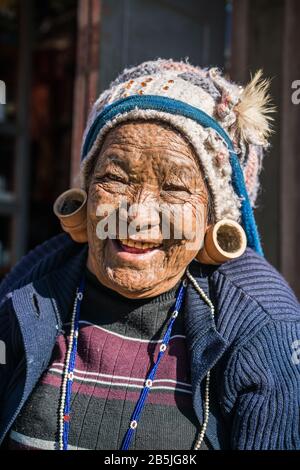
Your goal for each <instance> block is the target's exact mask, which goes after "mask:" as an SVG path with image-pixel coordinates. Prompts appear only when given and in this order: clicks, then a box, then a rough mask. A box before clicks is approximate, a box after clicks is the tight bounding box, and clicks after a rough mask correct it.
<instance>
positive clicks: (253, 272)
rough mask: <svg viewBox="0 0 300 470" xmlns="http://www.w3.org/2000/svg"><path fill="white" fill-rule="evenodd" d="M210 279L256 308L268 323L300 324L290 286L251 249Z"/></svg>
mask: <svg viewBox="0 0 300 470" xmlns="http://www.w3.org/2000/svg"><path fill="white" fill-rule="evenodd" d="M214 275H215V276H217V277H218V276H221V277H222V278H223V279H224V280H226V281H227V283H228V284H230V286H231V288H232V289H234V290H236V291H238V293H239V294H243V295H244V296H246V297H247V298H248V299H251V300H252V301H253V302H254V303H256V304H257V305H259V306H260V307H261V308H262V310H263V311H264V312H265V313H266V314H267V315H268V316H269V317H270V318H271V319H272V320H275V321H281V320H283V321H285V320H287V321H297V320H298V321H300V305H299V302H298V300H297V297H296V295H295V293H294V292H293V290H292V289H291V287H290V285H289V284H288V282H287V281H286V280H285V279H284V277H283V276H282V274H280V272H279V271H278V270H277V269H276V268H275V267H274V266H272V265H271V264H270V263H269V262H268V261H267V260H266V259H265V258H264V257H262V256H260V255H259V254H257V253H256V252H255V251H254V250H253V249H251V248H247V249H246V251H245V253H244V254H243V255H242V256H241V257H240V258H238V259H236V260H232V261H229V262H227V263H224V264H223V265H221V266H220V267H219V268H218V269H217V270H216V271H215V274H214Z"/></svg>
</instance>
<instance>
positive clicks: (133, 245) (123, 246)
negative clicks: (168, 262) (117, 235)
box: [113, 239, 162, 254]
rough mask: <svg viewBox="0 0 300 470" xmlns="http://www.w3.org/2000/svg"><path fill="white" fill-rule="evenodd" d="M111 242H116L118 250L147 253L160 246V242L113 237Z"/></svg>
mask: <svg viewBox="0 0 300 470" xmlns="http://www.w3.org/2000/svg"><path fill="white" fill-rule="evenodd" d="M113 242H114V243H116V244H117V246H118V248H119V249H120V250H122V251H126V252H127V253H136V254H141V253H148V252H150V251H153V250H155V249H157V248H160V247H161V246H162V244H161V243H149V242H141V241H133V240H120V239H114V240H113Z"/></svg>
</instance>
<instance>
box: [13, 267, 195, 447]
mask: <svg viewBox="0 0 300 470" xmlns="http://www.w3.org/2000/svg"><path fill="white" fill-rule="evenodd" d="M85 277H86V286H85V290H84V296H83V301H82V306H81V311H80V329H79V337H78V348H77V357H76V363H75V370H74V383H73V388H72V406H71V427H70V436H69V445H68V448H69V449H71V450H73V449H110V450H116V449H119V448H120V447H121V445H122V441H123V439H124V435H125V433H126V431H127V428H128V425H129V422H130V417H131V415H132V412H133V409H134V406H135V404H136V402H137V400H138V398H139V396H140V393H141V390H142V388H143V385H144V381H145V377H146V375H147V373H148V371H149V369H150V368H151V366H152V365H153V362H154V361H156V360H157V356H158V352H159V346H160V344H161V338H162V337H163V335H164V334H165V332H166V329H167V326H168V320H169V318H170V315H171V313H172V307H173V306H174V303H175V300H176V291H177V290H178V286H179V283H177V284H176V286H175V287H173V288H172V289H171V290H170V291H168V292H164V293H162V294H160V295H158V296H156V297H154V298H152V299H126V298H125V297H123V296H121V295H119V294H117V293H116V292H115V291H113V290H111V289H108V288H106V287H105V286H103V285H102V284H100V283H99V282H98V280H97V278H96V277H95V276H94V275H93V274H92V273H91V272H90V271H89V270H88V269H86V273H85ZM70 313H71V312H70ZM181 313H182V312H180V315H179V316H178V317H177V319H176V321H175V323H174V326H173V329H172V335H171V337H170V343H169V348H168V349H167V350H166V353H165V355H164V358H163V360H162V361H161V362H160V365H159V367H158V370H157V374H156V378H155V380H154V381H153V386H152V388H151V393H150V395H149V397H148V399H147V401H146V403H145V407H144V409H143V413H142V416H141V419H140V421H139V425H138V427H137V429H136V431H135V434H134V439H133V442H132V444H131V446H130V450H140V449H151V450H156V449H159V450H161V449H192V445H193V444H194V443H195V440H196V438H197V417H196V415H195V412H194V410H193V405H192V390H191V388H192V387H191V383H190V370H189V363H188V360H187V351H186V345H185V335H184V318H183V316H182V315H181ZM63 329H64V331H65V334H61V335H59V336H58V338H57V341H56V344H55V347H54V350H53V354H52V358H51V361H50V364H49V367H48V369H47V370H46V371H45V372H44V374H43V375H42V377H41V379H40V380H39V382H38V384H37V386H36V387H35V388H34V390H33V392H32V394H31V395H30V397H29V398H28V400H27V402H26V403H25V405H24V407H23V408H22V410H21V412H20V414H19V416H18V417H17V419H16V421H15V422H14V425H13V427H12V431H11V433H10V449H21V450H25V449H50V450H51V449H52V450H53V449H56V448H57V447H56V441H57V419H58V410H59V403H60V400H59V399H60V389H61V383H62V374H63V370H64V362H65V357H66V347H67V344H68V341H66V337H67V338H68V337H69V331H70V318H68V321H67V322H66V323H65V324H64V325H63Z"/></svg>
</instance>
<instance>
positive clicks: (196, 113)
mask: <svg viewBox="0 0 300 470" xmlns="http://www.w3.org/2000/svg"><path fill="white" fill-rule="evenodd" d="M267 88H268V81H267V80H262V79H261V72H260V71H259V72H257V73H256V75H255V76H254V78H253V79H252V80H251V82H250V83H249V84H248V85H247V86H246V87H245V88H244V87H242V86H239V85H237V84H235V83H232V82H229V81H228V80H227V79H226V78H225V77H223V76H222V74H221V72H220V71H219V70H218V69H216V68H207V69H202V68H200V67H195V66H192V65H190V64H189V63H188V62H187V61H185V62H175V61H173V60H172V59H169V60H164V59H158V60H155V61H148V62H144V63H142V64H140V65H138V66H136V67H132V68H129V69H125V70H124V71H123V72H122V73H121V74H120V75H119V77H118V78H117V79H116V80H115V81H113V82H112V83H111V84H110V86H109V88H108V89H107V90H105V91H104V92H103V93H102V94H101V95H100V96H99V98H98V99H97V100H96V102H95V103H94V105H93V107H92V109H91V112H90V115H89V118H88V122H87V126H86V129H85V132H84V136H83V143H82V151H81V167H80V169H81V172H80V177H81V186H82V187H83V188H85V189H86V182H87V175H88V173H89V169H90V165H91V163H92V161H93V156H95V155H97V154H99V150H100V148H101V143H102V142H103V138H104V136H105V134H106V133H107V132H108V131H109V130H110V129H111V128H113V127H114V126H116V125H117V124H119V123H121V122H124V121H128V120H136V119H145V120H148V119H158V120H163V121H164V122H167V123H169V124H170V125H171V126H173V127H174V128H176V129H178V130H179V131H181V132H182V133H183V134H184V135H185V136H186V137H187V139H188V140H189V142H190V143H191V144H192V146H193V148H194V150H195V152H196V154H197V156H198V157H199V161H200V164H201V167H202V169H203V172H204V177H205V179H206V183H207V185H208V187H209V189H210V192H211V195H212V198H213V209H214V216H215V220H216V221H218V220H220V219H223V218H229V219H232V220H235V221H237V222H240V223H241V224H242V225H243V227H244V229H245V232H246V235H247V241H248V246H250V247H252V248H254V249H255V250H256V251H257V252H258V253H260V254H262V248H261V245H260V240H259V234H258V231H257V227H256V224H255V220H254V216H253V211H252V208H253V207H255V201H256V198H257V192H258V188H259V183H258V176H259V173H260V171H261V167H262V158H263V151H264V150H265V149H266V148H267V147H268V141H267V139H268V137H269V134H270V126H269V120H271V119H272V118H271V117H270V116H269V113H270V112H272V111H273V108H272V107H270V106H269V97H268V95H267Z"/></svg>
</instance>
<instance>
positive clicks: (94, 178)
mask: <svg viewBox="0 0 300 470" xmlns="http://www.w3.org/2000/svg"><path fill="white" fill-rule="evenodd" d="M95 158H96V159H95V164H94V167H93V170H92V174H91V177H90V180H89V190H88V205H87V212H88V224H87V229H88V243H89V253H88V261H87V266H88V268H89V269H90V270H91V271H92V272H93V273H94V274H95V275H96V276H97V278H98V280H99V281H100V282H101V283H102V284H104V285H105V286H107V287H109V288H111V289H113V290H115V291H117V292H118V293H120V294H121V295H123V296H125V297H128V298H146V297H152V296H155V295H158V294H160V293H162V292H165V291H167V290H169V289H170V288H172V287H173V286H174V285H175V284H176V283H177V282H178V280H179V279H180V278H181V276H182V275H183V273H184V271H185V269H186V267H187V265H188V264H189V263H190V262H191V260H192V259H193V258H194V257H195V255H196V254H197V253H198V251H199V249H200V248H201V246H202V244H203V239H204V233H205V229H206V223H207V222H206V221H207V205H208V192H207V189H206V185H205V183H204V179H203V176H202V171H201V169H200V166H199V162H198V160H197V157H196V155H195V153H194V150H193V148H192V146H191V145H190V144H189V142H188V141H187V140H186V138H185V137H184V136H183V135H182V134H181V133H179V132H178V131H177V130H176V129H173V128H171V127H170V126H168V125H167V124H164V123H161V122H158V121H141V120H139V121H133V122H128V123H122V124H119V125H118V126H117V127H115V128H113V129H112V130H110V131H109V133H108V134H106V137H105V139H104V142H103V145H102V147H101V150H100V153H99V155H97V156H96V157H95Z"/></svg>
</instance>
